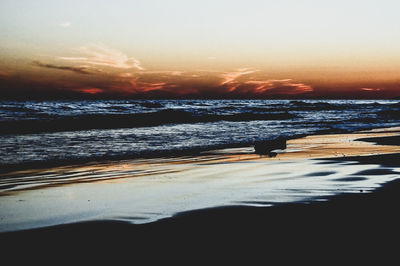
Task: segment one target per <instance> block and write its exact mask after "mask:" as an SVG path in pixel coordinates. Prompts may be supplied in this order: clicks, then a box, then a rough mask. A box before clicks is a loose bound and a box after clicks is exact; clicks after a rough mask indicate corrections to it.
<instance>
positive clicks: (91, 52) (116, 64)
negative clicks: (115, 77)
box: [57, 44, 144, 70]
mask: <svg viewBox="0 0 400 266" xmlns="http://www.w3.org/2000/svg"><path fill="white" fill-rule="evenodd" d="M76 51H78V52H79V53H80V54H83V55H84V56H78V57H58V58H57V59H59V60H64V61H69V62H75V63H80V64H89V65H95V66H104V67H112V68H117V69H136V70H144V68H143V67H142V66H141V63H140V61H139V60H137V59H135V58H133V57H128V56H127V55H126V54H124V53H122V52H120V51H117V50H114V49H110V48H108V47H106V46H104V45H102V44H91V45H87V46H82V47H80V48H78V49H76Z"/></svg>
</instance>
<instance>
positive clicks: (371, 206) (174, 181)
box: [0, 128, 400, 260]
mask: <svg viewBox="0 0 400 266" xmlns="http://www.w3.org/2000/svg"><path fill="white" fill-rule="evenodd" d="M399 132H400V128H391V129H380V130H373V131H367V132H356V133H354V134H340V135H321V136H308V137H305V138H301V139H295V140H290V141H289V142H288V149H287V150H285V151H280V152H278V155H277V156H276V157H274V158H269V157H260V156H258V155H255V154H253V153H252V148H251V147H250V148H241V149H227V150H221V151H213V152H208V153H204V154H202V155H199V156H187V157H182V158H164V159H154V160H149V159H146V160H131V161H124V162H118V163H116V162H112V163H111V162H110V163H102V164H87V165H84V166H68V167H58V168H53V169H42V170H31V171H29V170H26V171H22V172H13V173H8V174H5V175H4V176H3V177H2V182H3V183H2V190H1V192H0V200H1V203H0V204H1V216H2V220H1V223H2V225H3V231H12V232H3V233H1V234H0V240H1V243H2V244H3V246H7V247H8V248H10V247H14V248H21V247H22V246H24V247H28V248H29V247H32V246H34V243H37V241H38V239H40V240H41V241H44V244H43V245H44V247H46V248H54V247H55V246H54V245H53V244H54V243H57V244H58V245H63V244H64V245H65V243H68V242H72V243H74V244H73V246H72V247H71V248H72V249H73V250H81V251H82V249H84V248H85V247H86V248H88V247H94V246H95V247H98V248H100V247H104V248H105V249H107V247H108V248H111V247H116V246H118V247H122V248H124V249H126V248H128V249H130V250H131V252H132V254H135V255H140V254H143V253H142V252H146V251H154V252H155V251H160V250H164V251H168V252H173V251H175V252H177V253H178V254H176V255H177V256H179V254H181V253H182V252H183V253H185V252H186V253H188V254H192V253H193V254H202V253H204V252H206V253H207V254H208V255H210V254H212V253H213V252H216V253H218V254H221V252H222V250H225V251H226V250H231V251H236V252H238V251H240V250H242V251H243V250H247V249H254V251H262V252H264V254H268V255H269V256H272V255H273V254H270V253H274V252H276V251H289V250H290V251H294V250H295V251H297V252H300V253H303V254H305V253H306V252H313V253H314V252H322V253H324V252H327V251H328V250H326V249H329V251H335V252H336V254H337V255H338V254H339V255H340V257H341V256H342V255H345V254H349V255H350V254H352V255H354V254H355V253H354V252H355V250H356V249H357V250H359V248H360V247H362V249H364V252H366V251H368V250H370V249H375V250H376V249H377V248H379V247H385V249H387V250H388V251H389V250H390V248H391V247H396V244H394V243H396V242H393V241H398V237H399V234H400V230H399V225H400V223H399V222H400V219H399V218H398V215H397V210H398V203H399V202H400V181H399V180H398V177H399V173H400V171H399V170H400V146H399V145H400V144H399V142H398V138H397V136H398V135H399ZM365 138H367V139H366V140H364V141H363V140H362V139H365ZM321 159H322V160H321ZM51 178H53V180H51ZM243 179H244V180H245V181H243ZM13 182H14V183H13ZM155 184H158V186H156V187H157V188H158V189H157V188H155ZM202 185H203V187H201V186H202ZM199 187H201V189H198V188H199ZM105 188H107V190H104V189H105ZM150 188H151V189H152V190H153V189H154V191H152V192H151V191H150V190H149V189H150ZM193 188H196V189H195V190H193ZM108 189H111V190H112V192H111V191H110V190H108ZM80 191H81V192H80ZM182 191H183V192H184V193H182ZM62 193H64V194H62ZM88 193H89V194H88ZM97 193H99V194H97ZM140 193H143V194H142V196H141V195H139V194H140ZM132 194H134V195H132ZM231 194H234V195H231ZM43 195H46V196H45V197H44V198H43ZM89 195H90V196H91V198H88V196H89ZM203 195H205V196H203ZM57 197H61V198H57ZM67 199H74V200H72V201H69V202H68V200H67ZM101 199H102V200H103V201H101ZM143 199H147V201H146V202H145V203H146V204H142V205H141V204H137V202H138V201H140V200H143ZM35 200H36V201H35ZM60 201H66V202H65V203H61V202H60ZM35 202H36V203H40V204H43V205H42V206H41V208H40V209H37V208H36V209H35V204H33V203H35ZM50 203H51V204H50ZM72 203H73V204H72ZM71 204H72V205H71ZM21 205H25V207H21ZM93 205H94V207H93ZM9 206H11V207H12V208H9ZM18 206H19V207H18ZM89 206H92V207H89ZM116 206H125V207H126V206H128V207H127V208H125V207H124V208H122V209H120V210H119V211H116V212H113V211H112V210H113V208H114V210H115V208H116ZM157 206H158V207H157ZM166 206H173V207H171V208H170V209H169V210H167V211H164V213H162V212H161V214H160V213H156V214H151V213H145V212H144V211H137V210H140V209H141V208H143V209H144V210H146V209H147V210H158V211H160V209H162V210H164V209H165V208H166ZM18 208H20V209H18ZM30 209H31V210H32V213H30V214H29V210H30ZM110 209H111V211H110ZM18 210H19V211H18ZM56 210H58V212H57V211H56ZM82 210H83V211H82ZM177 210H180V211H177ZM19 212H20V213H19ZM13 213H14V217H10V216H12V214H13ZM18 213H19V214H18ZM104 213H106V214H107V215H109V216H107V215H105V216H104ZM28 214H29V215H31V216H30V217H28V216H24V215H28ZM34 214H36V215H37V216H35V215H34ZM60 214H64V216H62V215H60ZM134 214H140V215H141V216H137V217H134ZM46 215H47V217H46ZM38 217H40V219H38ZM23 219H26V220H29V221H28V222H26V223H25V224H24V223H21V222H23V221H21V220H23ZM57 219H58V220H57ZM80 219H81V220H80ZM141 221H142V222H141ZM132 223H134V224H132ZM43 226H44V228H42V227H43ZM35 227H39V228H37V229H34V228H35ZM4 228H5V229H4ZM10 228H11V229H12V230H8V229H10ZM22 229H23V230H22ZM15 230H16V231H15ZM123 243H125V244H123ZM172 243H174V244H172ZM333 247H334V248H335V250H332V248H333ZM325 248H326V249H325ZM59 251H60V250H59ZM60 252H61V253H62V254H63V253H64V252H67V250H61V251H60ZM335 252H333V253H335ZM328 253H329V252H328ZM170 255H171V253H170ZM181 255H182V254H181ZM357 255H358V253H357ZM231 256H232V255H231ZM360 256H361V255H360ZM364 256H365V253H364ZM289 257H290V256H289ZM149 259H150V260H151V259H154V258H149ZM282 259H284V257H283V258H282Z"/></svg>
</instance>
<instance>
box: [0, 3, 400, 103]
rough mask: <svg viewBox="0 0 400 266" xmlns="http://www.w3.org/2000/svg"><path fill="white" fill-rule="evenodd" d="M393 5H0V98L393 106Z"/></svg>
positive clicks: (397, 50)
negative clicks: (359, 101) (368, 101)
mask: <svg viewBox="0 0 400 266" xmlns="http://www.w3.org/2000/svg"><path fill="white" fill-rule="evenodd" d="M399 11H400V1H397V0H335V1H325V0H297V1H296V0H280V1H273V0H201V1H192V0H131V1H129V0H113V1H108V0H68V1H61V0H35V1H32V0H1V1H0V34H1V38H0V96H1V97H14V96H18V97H26V98H30V97H46V96H49V97H65V96H79V95H97V96H99V95H100V96H108V97H114V96H115V97H147V98H152V97H157V98H159V97H184V98H185V97H186V98H196V97H206V98H215V97H216V98H393V97H398V96H400V16H399Z"/></svg>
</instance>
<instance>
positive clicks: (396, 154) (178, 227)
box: [0, 128, 400, 241]
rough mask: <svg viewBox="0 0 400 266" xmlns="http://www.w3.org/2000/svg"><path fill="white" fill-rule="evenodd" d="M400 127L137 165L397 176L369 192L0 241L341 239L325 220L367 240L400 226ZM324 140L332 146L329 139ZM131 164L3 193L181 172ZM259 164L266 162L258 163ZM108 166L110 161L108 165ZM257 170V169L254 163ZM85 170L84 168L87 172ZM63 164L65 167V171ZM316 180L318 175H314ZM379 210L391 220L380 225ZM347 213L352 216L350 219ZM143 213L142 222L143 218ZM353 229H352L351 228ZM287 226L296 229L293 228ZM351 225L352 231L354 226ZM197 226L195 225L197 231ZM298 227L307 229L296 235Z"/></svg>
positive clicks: (69, 226) (98, 223) (28, 231)
mask: <svg viewBox="0 0 400 266" xmlns="http://www.w3.org/2000/svg"><path fill="white" fill-rule="evenodd" d="M399 132H400V128H389V129H378V130H372V131H367V132H357V133H352V134H337V135H331V136H330V135H328V136H327V135H320V136H308V137H305V138H301V139H294V140H290V141H289V142H288V144H289V145H288V149H289V150H290V148H292V151H291V152H287V151H286V152H279V153H278V156H277V157H274V158H266V157H260V156H258V155H255V154H249V153H248V149H246V148H241V149H229V150H220V151H217V152H216V154H217V155H218V156H216V155H215V153H214V154H213V156H211V157H210V156H209V155H203V157H202V158H201V157H200V158H199V157H196V158H197V159H198V160H197V161H194V160H193V158H190V157H189V158H186V159H185V160H182V159H181V160H173V159H172V160H171V158H169V159H165V161H163V162H160V161H157V160H154V161H152V162H150V163H149V162H146V163H147V164H146V163H144V162H143V160H140V161H139V162H137V164H134V166H135V167H136V170H137V168H138V166H140V165H141V166H143V167H144V168H146V167H149V166H150V168H154V167H156V168H163V167H165V166H166V165H169V166H172V168H174V167H178V168H180V170H179V171H181V172H185V171H186V170H187V168H188V167H189V168H190V169H192V170H193V168H196V169H198V170H199V169H201V168H202V167H203V169H206V170H205V171H209V170H210V169H209V167H214V168H212V169H213V170H218V169H222V168H221V167H223V166H224V165H225V167H226V165H228V166H233V165H235V166H240V167H241V165H243V164H247V163H250V162H251V163H254V162H266V161H268V162H269V163H270V164H268V167H271V166H272V165H275V164H276V163H278V164H282V162H287V161H299V162H302V163H303V161H304V160H306V161H313V164H312V165H318V167H320V166H321V167H322V166H323V167H325V166H326V167H328V168H327V169H331V170H332V169H333V170H332V172H333V171H336V170H334V169H335V168H332V167H339V168H342V167H344V168H345V167H347V166H351V167H353V166H354V165H355V166H361V169H358V168H357V173H363V174H358V175H354V174H353V176H354V177H353V180H350V179H349V180H348V181H349V182H348V183H351V182H355V181H357V178H360V179H359V180H360V181H361V175H364V176H367V177H368V176H370V177H374V178H375V177H377V178H380V177H385V176H392V180H391V181H390V180H389V181H388V180H386V179H383V180H382V182H383V183H379V182H378V183H377V184H376V185H377V186H376V187H375V188H371V190H369V191H368V190H363V191H359V193H356V192H357V189H358V188H357V187H354V188H350V190H349V191H346V190H343V191H341V192H340V193H336V194H335V193H334V194H329V193H328V194H326V195H324V194H323V193H322V194H321V200H319V199H318V197H317V198H314V199H313V200H309V201H308V200H305V201H304V200H299V201H289V202H274V203H273V204H271V203H270V202H268V201H264V202H263V201H260V202H258V203H257V204H255V202H253V205H251V204H250V205H246V204H244V202H242V203H241V204H237V205H234V204H227V205H225V206H224V205H222V206H215V207H208V208H207V207H206V208H198V209H192V210H184V209H183V211H181V212H176V213H175V214H174V215H172V216H170V217H164V218H163V217H161V218H159V219H157V220H155V221H149V222H145V223H142V224H132V223H131V222H130V221H129V220H128V221H127V220H124V219H119V220H118V219H115V220H109V219H95V220H87V221H84V220H83V221H76V222H69V223H66V224H64V223H59V224H55V225H50V226H44V227H41V228H25V229H23V230H11V231H9V232H2V233H0V239H4V240H7V241H11V239H29V238H32V237H45V238H50V239H53V240H55V239H58V238H59V239H69V238H72V237H78V236H81V235H82V236H86V237H92V238H93V237H94V236H95V235H96V234H102V235H103V236H104V237H110V238H112V239H113V238H114V237H116V236H117V235H119V236H121V237H122V236H123V235H125V234H126V235H135V236H136V237H138V238H143V239H142V241H146V240H145V239H146V238H147V237H150V239H151V238H156V239H159V237H160V236H168V235H169V236H170V237H171V234H178V233H182V232H186V233H188V234H191V235H192V236H193V234H194V237H195V238H197V239H199V238H200V239H202V238H203V234H204V236H208V237H211V235H210V234H211V232H214V233H216V232H218V233H221V234H230V233H233V231H234V233H235V234H239V235H241V236H242V237H244V238H247V236H246V234H247V233H249V232H250V233H255V231H260V232H261V233H262V232H263V233H266V232H265V227H269V228H271V227H276V228H281V229H283V228H285V230H289V232H290V234H289V233H288V232H287V233H285V234H284V237H283V238H282V239H285V238H286V239H288V238H292V237H294V236H298V237H300V236H301V235H302V234H303V233H301V232H300V231H301V227H303V228H307V230H311V231H312V233H311V235H315V236H317V234H315V233H316V232H320V233H324V234H325V235H326V234H327V236H329V237H336V236H335V235H332V233H329V232H326V231H325V229H326V228H325V226H323V224H325V225H329V226H338V227H339V228H341V230H342V231H343V232H346V233H348V234H350V233H355V234H359V235H360V236H359V237H361V235H362V234H364V233H365V232H368V231H369V233H372V234H374V235H375V234H377V235H378V232H381V231H387V230H394V231H395V230H396V229H397V225H396V223H397V222H398V221H399V220H398V218H396V217H395V214H396V211H394V209H393V208H395V206H394V205H393V204H395V202H396V201H397V202H398V199H399V196H398V195H400V193H399V192H400V181H399V180H397V179H398V175H399V172H398V171H397V170H396V169H399V167H400V147H399V146H398V145H399V144H400V143H398V142H396V141H398V138H396V137H395V136H398V133H399ZM365 138H367V139H368V140H369V141H363V140H362V139H365ZM371 138H375V139H371ZM385 138H386V140H387V138H391V140H392V142H391V143H387V141H385ZM360 139H361V140H360ZM322 140H323V144H324V145H322V144H321V141H322ZM335 141H336V142H335ZM338 142H342V143H345V145H343V146H338V145H337V143H338ZM376 142H378V143H381V144H382V143H383V145H377V144H375V143H376ZM389 144H390V145H389ZM296 145H297V146H296ZM321 145H322V146H321ZM298 146H302V147H303V148H302V149H300V151H298V150H296V149H295V148H296V147H298ZM323 150H325V157H323V158H320V157H321V152H322V151H323ZM338 151H340V152H346V153H345V156H340V155H338V156H332V154H333V155H334V154H340V153H339V152H338ZM356 151H357V152H356ZM310 159H311V160H310ZM320 159H323V160H320ZM315 160H316V161H317V162H316V164H314V163H315V162H314V161H315ZM125 163H126V164H125V165H124V164H122V165H117V166H115V165H114V168H111V169H108V170H109V171H108V172H115V171H121V169H123V170H124V171H125V172H128V173H129V174H128V175H127V176H114V177H111V178H108V177H105V178H99V179H98V180H87V177H85V178H83V179H79V178H78V179H72V180H69V181H71V182H70V183H68V182H66V183H64V184H63V183H62V182H61V183H58V184H57V183H53V184H47V185H45V186H42V187H41V186H38V187H33V188H29V187H26V186H25V187H23V188H22V189H15V191H12V192H10V191H8V192H7V191H2V192H0V197H7V196H11V197H13V196H18V197H21V195H22V194H28V196H29V195H30V193H31V192H35V193H36V192H37V191H42V192H46V193H47V192H48V191H51V190H52V189H57V190H56V191H58V192H59V191H63V190H65V189H70V191H71V189H76V188H78V187H81V185H84V186H87V187H94V186H95V185H96V184H101V185H107V184H108V185H109V184H113V183H117V184H122V185H123V184H125V185H126V184H127V180H131V179H132V178H133V179H135V180H139V179H154V178H155V176H157V175H161V176H165V175H167V176H168V175H169V176H171V174H174V172H173V171H172V172H171V171H169V170H171V169H167V171H164V172H158V173H157V172H150V173H146V172H145V173H142V174H139V175H138V173H134V172H129V171H126V167H128V166H129V164H132V161H131V162H130V163H128V162H125ZM343 163H344V164H343ZM310 165H311V164H310ZM310 165H307V167H310ZM367 165H372V166H374V167H373V168H369V167H366V166H367ZM376 165H378V167H376ZM255 166H258V164H256V165H255ZM84 167H88V166H84ZM84 167H83V168H84ZM98 167H99V166H98ZM107 167H110V166H109V165H108V166H107ZM130 167H132V165H130ZM251 167H254V165H253V166H251ZM263 167H264V166H263ZM390 167H392V168H390ZM83 168H82V169H80V170H81V171H82V170H83ZM57 169H58V170H60V168H57ZM207 169H208V170H207ZM238 169H241V168H238ZM246 169H252V168H246ZM262 169H264V168H262ZM268 169H270V168H268ZM65 170H66V169H62V170H61V171H65ZM73 170H74V171H75V172H76V171H77V169H76V168H74V169H73ZM103 170H104V169H103ZM131 170H132V169H131ZM164 170H165V169H164ZM175 170H176V169H175ZM54 171H55V170H54V169H52V170H51V171H50V172H52V173H53V174H54ZM90 171H93V168H90V169H89V170H88V171H86V172H85V173H89V172H90ZM97 171H98V173H99V172H101V169H97ZM179 171H178V173H175V174H178V176H173V177H174V178H175V180H173V182H175V183H176V182H179V179H176V178H182V175H180V176H179ZM362 171H364V172H362ZM78 172H79V171H78ZM190 173H195V172H190ZM223 173H224V172H222V173H220V174H219V176H220V177H221V175H223ZM310 173H311V174H313V173H314V174H315V173H317V174H319V175H323V174H324V172H321V171H319V172H318V171H317V172H316V171H315V169H312V171H311V172H310ZM19 174H26V172H25V171H23V172H22V173H19ZM135 174H136V175H138V176H135V177H132V175H135ZM211 174H212V173H211ZM214 174H215V173H214ZM216 175H217V176H218V173H216ZM341 175H342V174H341ZM341 175H340V176H341ZM140 176H142V177H143V176H145V177H147V178H141V177H140ZM351 176H352V175H351V174H350V177H351ZM359 176H360V177H359ZM310 177H312V176H311V175H310ZM310 177H309V178H310ZM13 178H15V176H13V177H10V180H11V179H13ZM171 178H172V176H171ZM332 180H334V179H332ZM58 181H60V180H58ZM154 181H155V182H159V181H160V179H158V180H157V179H156V180H154ZM161 181H162V180H161ZM195 181H196V180H195V179H192V180H191V182H195ZM200 181H201V180H200ZM200 181H199V182H200ZM213 181H215V180H213ZM235 181H236V180H235ZM279 181H281V180H279ZM30 182H32V180H30ZM196 182H197V181H196ZM201 182H203V181H201ZM269 182H271V181H269ZM291 182H293V181H291ZM152 184H154V183H152ZM196 184H199V183H196ZM210 184H215V183H210ZM228 184H229V183H228ZM344 184H345V183H344ZM344 184H343V185H344ZM117 188H118V186H117ZM143 188H145V187H143ZM167 188H169V187H167ZM251 188H254V187H251ZM159 191H162V190H159ZM363 192H368V193H363ZM32 195H36V194H32ZM49 195H52V194H49ZM174 195H175V194H174ZM3 204H4V201H3ZM262 206H264V207H262ZM268 206H270V207H268ZM3 207H4V205H3ZM260 207H261V208H260ZM377 215H378V216H380V217H381V218H382V219H383V218H384V219H383V220H382V221H378V222H377V221H376V217H377ZM307 216H308V217H307ZM340 217H342V218H343V217H346V219H345V220H346V222H345V221H344V220H342V218H340ZM137 218H139V219H138V220H140V217H137ZM299 218H300V219H299ZM329 219H331V221H329ZM293 220H295V221H296V226H293V224H291V222H292V221H293ZM335 223H338V224H335ZM357 224H358V225H357ZM347 226H350V227H349V228H347ZM385 226H386V227H385ZM287 227H288V228H289V229H287ZM351 228H353V229H351ZM350 229H351V230H352V231H350ZM192 230H195V232H193V231H192ZM248 230H250V231H248ZM296 230H300V231H299V232H296ZM268 235H269V236H273V238H274V239H275V238H276V239H278V235H275V233H273V232H272V233H271V232H270V231H268ZM279 237H281V236H279ZM303 237H304V236H303Z"/></svg>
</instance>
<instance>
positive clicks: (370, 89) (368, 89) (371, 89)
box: [361, 88, 381, 91]
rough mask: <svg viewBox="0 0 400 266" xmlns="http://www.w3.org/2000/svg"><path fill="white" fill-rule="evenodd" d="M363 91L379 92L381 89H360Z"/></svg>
mask: <svg viewBox="0 0 400 266" xmlns="http://www.w3.org/2000/svg"><path fill="white" fill-rule="evenodd" d="M361 90H363V91H380V90H381V89H379V88H361Z"/></svg>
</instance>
